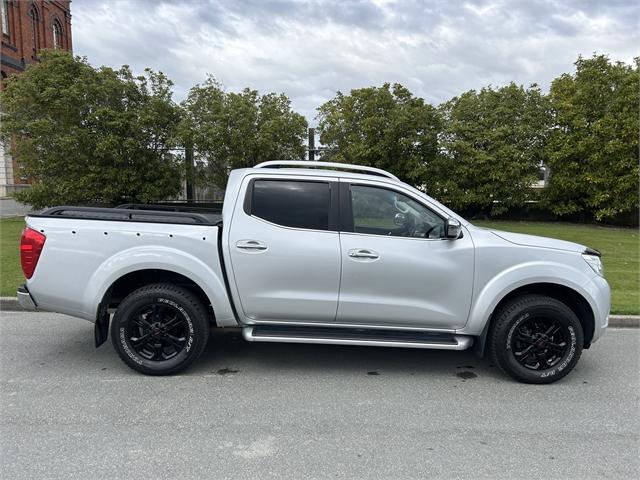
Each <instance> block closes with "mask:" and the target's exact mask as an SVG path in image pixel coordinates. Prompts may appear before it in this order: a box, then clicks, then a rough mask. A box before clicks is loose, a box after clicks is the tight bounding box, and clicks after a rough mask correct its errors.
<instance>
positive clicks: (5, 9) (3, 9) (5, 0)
mask: <svg viewBox="0 0 640 480" xmlns="http://www.w3.org/2000/svg"><path fill="white" fill-rule="evenodd" d="M0 14H2V33H4V34H5V35H9V0H1V1H0Z"/></svg>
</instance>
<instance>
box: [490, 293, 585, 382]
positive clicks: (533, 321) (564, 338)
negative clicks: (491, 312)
mask: <svg viewBox="0 0 640 480" xmlns="http://www.w3.org/2000/svg"><path fill="white" fill-rule="evenodd" d="M582 346H583V332H582V325H581V324H580V320H578V318H577V317H576V315H575V313H573V311H572V310H571V309H570V308H569V307H568V306H567V305H565V304H564V303H562V302H560V301H558V300H556V299H555V298H551V297H546V296H542V295H524V296H522V297H518V298H516V299H514V300H511V301H510V302H508V303H507V304H506V305H505V306H504V307H503V308H501V309H500V311H498V312H497V316H496V319H495V323H494V326H493V330H492V334H491V350H492V354H493V359H494V362H495V363H496V364H497V365H498V366H499V367H500V368H501V369H502V370H503V371H504V372H506V373H507V374H509V375H511V376H512V377H513V378H515V379H516V380H519V381H521V382H525V383H552V382H555V381H557V380H560V379H561V378H562V377H564V376H565V375H567V374H568V373H569V372H570V371H571V370H572V369H573V367H575V365H576V364H577V363H578V360H579V358H580V354H581V353H582Z"/></svg>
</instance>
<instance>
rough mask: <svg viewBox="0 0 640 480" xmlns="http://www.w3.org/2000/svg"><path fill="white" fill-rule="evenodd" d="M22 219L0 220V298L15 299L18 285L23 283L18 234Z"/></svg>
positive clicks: (22, 226)
mask: <svg viewBox="0 0 640 480" xmlns="http://www.w3.org/2000/svg"><path fill="white" fill-rule="evenodd" d="M23 228H24V218H22V217H18V218H3V219H2V220H0V297H15V296H16V289H17V288H18V285H20V284H22V283H24V275H23V274H22V268H20V252H19V248H20V233H21V232H22V229H23Z"/></svg>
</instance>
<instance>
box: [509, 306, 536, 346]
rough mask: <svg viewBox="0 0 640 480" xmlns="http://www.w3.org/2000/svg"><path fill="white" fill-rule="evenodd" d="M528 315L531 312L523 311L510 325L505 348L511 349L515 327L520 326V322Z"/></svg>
mask: <svg viewBox="0 0 640 480" xmlns="http://www.w3.org/2000/svg"><path fill="white" fill-rule="evenodd" d="M530 316H531V314H530V313H529V312H525V313H524V314H522V315H520V316H519V317H518V319H517V320H516V321H515V322H513V325H512V326H511V328H510V329H509V333H508V334H507V345H506V348H507V350H511V339H512V338H513V334H514V332H515V331H516V329H517V328H518V327H519V326H520V324H521V323H522V322H524V321H525V320H526V319H527V318H529V317H530Z"/></svg>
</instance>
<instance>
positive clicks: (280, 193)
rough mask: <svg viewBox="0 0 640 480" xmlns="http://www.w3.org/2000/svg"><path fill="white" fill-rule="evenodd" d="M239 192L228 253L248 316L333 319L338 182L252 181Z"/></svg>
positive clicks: (337, 265)
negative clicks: (240, 196) (242, 193)
mask: <svg viewBox="0 0 640 480" xmlns="http://www.w3.org/2000/svg"><path fill="white" fill-rule="evenodd" d="M241 192H245V193H244V198H242V199H240V200H239V202H238V204H237V205H236V208H235V211H234V213H233V216H232V222H231V226H230V229H229V243H228V248H229V253H230V258H231V268H232V279H233V280H235V286H236V287H237V293H238V297H239V299H240V304H241V308H242V312H243V313H244V316H245V317H246V319H247V320H250V321H251V320H255V321H299V322H301V321H306V322H333V321H334V320H335V316H336V310H337V306H338V289H339V285H340V267H341V266H340V238H339V233H338V218H337V217H338V183H337V180H336V179H333V178H327V177H301V178H292V177H291V176H287V177H283V176H278V175H271V176H269V175H265V176H250V177H247V178H246V179H245V180H244V184H243V188H242V189H241Z"/></svg>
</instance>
